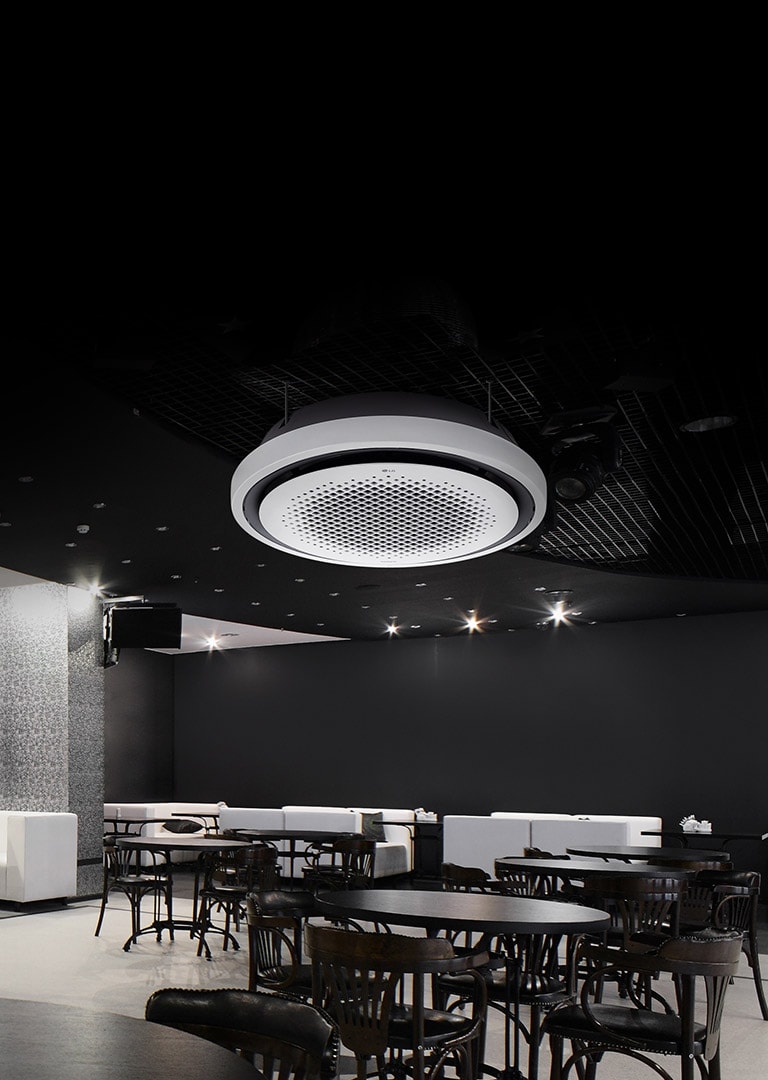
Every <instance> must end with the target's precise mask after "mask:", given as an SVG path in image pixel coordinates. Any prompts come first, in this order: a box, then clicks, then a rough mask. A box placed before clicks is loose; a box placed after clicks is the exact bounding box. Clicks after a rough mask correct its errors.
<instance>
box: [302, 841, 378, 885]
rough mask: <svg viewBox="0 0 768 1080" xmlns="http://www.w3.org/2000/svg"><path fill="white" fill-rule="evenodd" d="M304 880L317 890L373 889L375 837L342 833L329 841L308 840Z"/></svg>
mask: <svg viewBox="0 0 768 1080" xmlns="http://www.w3.org/2000/svg"><path fill="white" fill-rule="evenodd" d="M305 858H306V859H307V860H308V861H309V865H308V866H305V867H303V873H304V880H305V882H306V884H307V885H309V886H310V887H311V888H312V889H313V890H314V891H315V892H316V893H317V892H320V891H321V890H323V889H372V888H373V884H374V869H375V866H376V841H375V840H370V839H368V838H367V837H364V836H341V837H339V838H338V839H337V840H334V841H333V842H332V843H331V844H309V845H307V850H306V852H305ZM326 858H327V859H328V861H325V860H326Z"/></svg>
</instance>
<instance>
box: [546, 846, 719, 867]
mask: <svg viewBox="0 0 768 1080" xmlns="http://www.w3.org/2000/svg"><path fill="white" fill-rule="evenodd" d="M565 850H566V852H567V854H568V855H583V856H586V857H587V858H596V859H638V860H641V861H646V862H654V863H665V862H681V861H684V862H729V861H730V858H731V856H730V854H729V852H727V851H713V850H711V849H710V848H681V847H672V846H671V845H670V846H668V847H664V846H662V847H642V846H641V845H639V844H603V845H602V846H601V845H600V844H585V845H584V846H583V847H567V848H566V849H565Z"/></svg>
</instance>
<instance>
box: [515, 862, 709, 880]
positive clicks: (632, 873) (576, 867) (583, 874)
mask: <svg viewBox="0 0 768 1080" xmlns="http://www.w3.org/2000/svg"><path fill="white" fill-rule="evenodd" d="M496 865H497V866H507V867H509V869H510V870H525V871H530V872H531V873H534V874H537V873H538V874H550V875H552V877H555V878H558V879H560V880H561V881H563V882H566V883H569V882H570V881H571V880H576V881H583V880H584V879H585V878H588V877H594V876H595V875H603V876H605V875H608V874H610V875H612V876H613V875H616V876H620V875H623V876H625V877H665V878H677V879H680V880H687V879H689V878H692V877H694V876H695V875H696V871H695V870H691V869H686V868H685V867H684V866H665V865H664V864H663V863H658V864H657V863H643V862H627V861H626V860H625V859H599V858H593V859H590V858H587V857H586V856H584V857H576V856H574V858H572V859H554V858H552V859H531V858H526V857H525V856H523V855H521V856H520V857H519V858H518V857H517V856H516V855H505V856H503V858H500V859H496Z"/></svg>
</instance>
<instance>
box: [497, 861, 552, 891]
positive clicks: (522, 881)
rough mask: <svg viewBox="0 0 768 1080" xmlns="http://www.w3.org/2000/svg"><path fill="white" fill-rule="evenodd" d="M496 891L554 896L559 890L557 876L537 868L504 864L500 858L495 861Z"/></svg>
mask: <svg viewBox="0 0 768 1080" xmlns="http://www.w3.org/2000/svg"><path fill="white" fill-rule="evenodd" d="M493 870H494V873H495V874H496V881H497V883H498V884H497V886H496V891H497V892H500V893H502V894H503V895H504V896H535V897H539V898H546V897H552V896H553V894H554V893H556V892H557V887H556V881H555V878H554V877H553V876H552V875H551V874H544V873H540V872H539V871H536V870H528V869H517V868H515V867H512V866H504V864H503V863H502V862H500V861H499V860H498V859H497V860H496V861H495V862H494V866H493Z"/></svg>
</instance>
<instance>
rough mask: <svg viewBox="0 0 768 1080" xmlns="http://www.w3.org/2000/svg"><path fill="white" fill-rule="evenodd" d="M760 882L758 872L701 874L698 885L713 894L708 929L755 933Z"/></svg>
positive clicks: (696, 880) (702, 871) (712, 871)
mask: <svg viewBox="0 0 768 1080" xmlns="http://www.w3.org/2000/svg"><path fill="white" fill-rule="evenodd" d="M760 882H761V877H760V874H759V873H758V872H757V871H756V870H742V871H737V870H700V871H699V873H698V874H697V875H696V878H695V885H696V886H697V887H698V888H699V889H708V890H709V892H710V896H711V906H710V913H709V925H710V926H713V927H715V928H716V929H718V930H744V931H751V932H752V933H754V932H755V930H756V926H757V909H758V903H759V899H760Z"/></svg>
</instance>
